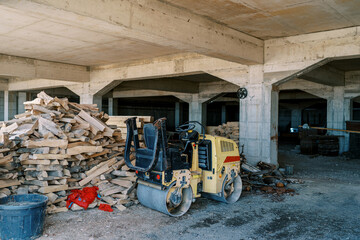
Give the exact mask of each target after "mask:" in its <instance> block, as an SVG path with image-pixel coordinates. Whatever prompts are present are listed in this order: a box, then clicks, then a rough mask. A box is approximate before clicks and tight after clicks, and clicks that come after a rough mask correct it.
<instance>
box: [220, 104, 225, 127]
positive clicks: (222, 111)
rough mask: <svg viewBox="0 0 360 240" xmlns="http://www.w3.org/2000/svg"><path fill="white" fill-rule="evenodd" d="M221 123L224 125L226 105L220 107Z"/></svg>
mask: <svg viewBox="0 0 360 240" xmlns="http://www.w3.org/2000/svg"><path fill="white" fill-rule="evenodd" d="M221 123H226V105H225V104H223V105H222V106H221Z"/></svg>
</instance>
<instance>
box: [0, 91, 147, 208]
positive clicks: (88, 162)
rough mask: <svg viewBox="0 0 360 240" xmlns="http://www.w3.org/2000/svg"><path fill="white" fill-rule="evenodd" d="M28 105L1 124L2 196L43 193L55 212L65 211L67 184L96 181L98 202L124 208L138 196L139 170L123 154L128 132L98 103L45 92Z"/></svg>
mask: <svg viewBox="0 0 360 240" xmlns="http://www.w3.org/2000/svg"><path fill="white" fill-rule="evenodd" d="M24 105H25V109H26V112H25V113H22V114H19V115H16V116H15V119H12V120H10V121H6V122H3V123H2V127H1V129H0V197H4V196H8V195H11V194H26V193H39V194H44V195H46V196H48V197H49V205H50V206H49V207H48V212H49V213H56V212H61V211H67V208H66V201H65V200H66V197H67V194H68V192H69V190H71V189H81V188H83V187H85V186H98V187H99V193H100V195H101V196H103V198H102V199H101V201H98V202H97V204H96V205H95V206H97V205H100V204H102V203H106V204H109V205H111V206H116V207H117V208H118V209H123V208H124V207H128V206H130V205H132V204H134V203H136V202H137V201H135V200H136V195H135V191H134V190H135V188H136V182H135V180H136V178H135V174H134V173H133V172H131V171H129V169H128V168H127V167H126V165H125V162H124V159H123V154H124V146H125V139H124V135H123V133H121V131H120V129H119V128H118V126H112V127H111V126H109V125H107V124H106V121H107V120H108V119H109V116H108V115H107V114H104V113H103V112H99V109H98V108H97V107H96V104H95V105H94V104H77V103H71V102H68V100H67V99H66V98H65V99H59V98H57V97H55V98H52V97H50V96H48V95H47V94H46V93H45V92H41V93H39V94H38V95H37V98H36V99H35V100H33V101H28V102H25V103H24ZM125 119H126V117H120V119H115V120H114V119H113V121H112V124H114V125H116V124H119V125H120V127H122V124H123V121H124V120H125ZM144 119H145V120H148V121H151V120H152V118H151V117H143V118H141V120H140V122H139V128H140V129H141V128H142V126H143V124H144ZM117 120H119V121H121V122H117ZM141 130H142V129H141ZM132 157H133V159H135V156H132ZM95 206H89V207H95Z"/></svg>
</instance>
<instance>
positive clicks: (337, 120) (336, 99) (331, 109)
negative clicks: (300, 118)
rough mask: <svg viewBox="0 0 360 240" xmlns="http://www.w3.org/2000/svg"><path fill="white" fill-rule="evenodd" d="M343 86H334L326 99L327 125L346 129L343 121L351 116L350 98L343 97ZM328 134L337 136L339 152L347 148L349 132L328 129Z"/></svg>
mask: <svg viewBox="0 0 360 240" xmlns="http://www.w3.org/2000/svg"><path fill="white" fill-rule="evenodd" d="M344 93H345V91H344V87H334V92H333V95H332V97H329V98H328V99H327V127H328V128H334V129H342V130H345V129H346V123H345V121H348V120H350V117H351V99H347V98H345V97H344ZM328 134H331V135H334V136H339V154H342V153H343V152H346V151H348V150H349V133H345V132H340V131H328Z"/></svg>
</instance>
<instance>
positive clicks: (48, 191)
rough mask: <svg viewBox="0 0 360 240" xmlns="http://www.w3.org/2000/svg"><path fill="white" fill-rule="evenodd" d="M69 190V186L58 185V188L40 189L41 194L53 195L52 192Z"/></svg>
mask: <svg viewBox="0 0 360 240" xmlns="http://www.w3.org/2000/svg"><path fill="white" fill-rule="evenodd" d="M67 189H68V185H67V184H65V185H56V186H47V187H41V188H39V190H38V191H39V193H51V192H59V191H64V190H67Z"/></svg>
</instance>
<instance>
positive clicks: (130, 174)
mask: <svg viewBox="0 0 360 240" xmlns="http://www.w3.org/2000/svg"><path fill="white" fill-rule="evenodd" d="M111 174H112V175H115V176H118V177H134V176H135V173H133V172H128V171H119V170H115V171H112V172H111Z"/></svg>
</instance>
